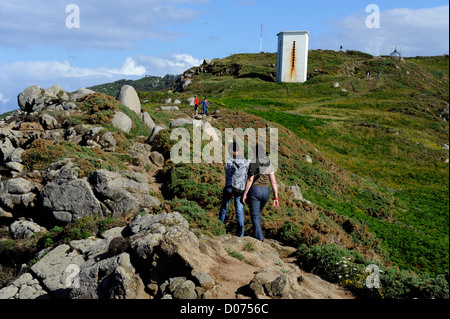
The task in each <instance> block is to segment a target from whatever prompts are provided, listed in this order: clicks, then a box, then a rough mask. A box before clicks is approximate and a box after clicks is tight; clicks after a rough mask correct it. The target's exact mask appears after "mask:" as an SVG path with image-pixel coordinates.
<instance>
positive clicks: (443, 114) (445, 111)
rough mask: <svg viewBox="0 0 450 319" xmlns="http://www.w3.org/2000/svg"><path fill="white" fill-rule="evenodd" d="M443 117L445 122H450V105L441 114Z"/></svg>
mask: <svg viewBox="0 0 450 319" xmlns="http://www.w3.org/2000/svg"><path fill="white" fill-rule="evenodd" d="M441 117H442V118H443V119H444V120H445V121H447V122H448V121H449V117H450V116H449V106H448V104H447V106H446V107H444V108H443V109H442V112H441Z"/></svg>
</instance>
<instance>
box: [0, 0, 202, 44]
mask: <svg viewBox="0 0 450 319" xmlns="http://www.w3.org/2000/svg"><path fill="white" fill-rule="evenodd" d="M207 2H209V0H134V1H121V0H108V1H106V0H96V1H87V0H77V1H76V2H74V3H76V5H77V6H78V7H79V12H80V28H78V29H68V28H67V27H66V18H67V17H68V16H69V15H70V14H71V12H66V6H67V5H68V4H69V3H70V2H67V1H66V0H52V1H51V2H49V1H47V0H21V1H3V0H1V5H0V34H1V35H2V36H1V37H0V45H1V46H3V47H14V48H17V47H27V46H30V45H34V44H39V45H54V44H57V45H62V46H64V47H66V48H70V49H76V50H79V49H84V48H86V47H92V48H101V49H111V48H119V49H128V48H133V47H134V42H136V41H139V40H143V39H160V40H170V39H173V38H174V37H177V36H179V35H181V34H183V31H180V30H177V28H176V27H177V26H181V25H183V24H184V23H187V22H190V21H193V20H194V19H195V18H197V17H199V16H200V14H201V13H200V12H199V11H197V10H195V9H193V8H192V7H191V6H192V5H199V4H204V3H207ZM168 26H170V28H168ZM174 27H175V28H174Z"/></svg>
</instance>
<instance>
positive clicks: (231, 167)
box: [219, 142, 248, 237]
mask: <svg viewBox="0 0 450 319" xmlns="http://www.w3.org/2000/svg"><path fill="white" fill-rule="evenodd" d="M228 150H229V154H230V155H232V156H230V157H229V158H227V159H226V160H225V188H224V189H223V195H222V204H221V207H220V212H219V219H220V221H221V222H222V223H224V222H225V218H226V216H227V211H228V206H229V205H230V203H231V200H232V199H233V198H234V206H235V208H236V221H237V229H236V232H237V234H236V235H237V236H238V237H243V236H244V204H243V203H242V194H243V192H244V189H245V185H246V181H247V173H248V161H247V160H246V159H245V157H243V156H242V155H239V146H238V144H237V143H236V142H232V143H231V144H230V145H229V147H228Z"/></svg>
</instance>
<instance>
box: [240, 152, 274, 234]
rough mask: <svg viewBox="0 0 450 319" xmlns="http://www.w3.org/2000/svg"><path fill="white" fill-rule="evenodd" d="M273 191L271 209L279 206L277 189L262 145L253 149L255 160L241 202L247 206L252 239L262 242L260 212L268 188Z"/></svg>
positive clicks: (268, 192) (268, 194) (268, 193)
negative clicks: (250, 221)
mask: <svg viewBox="0 0 450 319" xmlns="http://www.w3.org/2000/svg"><path fill="white" fill-rule="evenodd" d="M269 186H272V190H273V196H274V199H273V204H272V205H273V207H278V206H279V201H278V187H277V180H276V177H275V172H274V171H273V167H272V165H270V159H269V156H268V155H267V153H266V152H265V149H264V147H263V146H262V145H257V146H256V147H255V158H254V159H253V160H252V161H251V163H250V166H249V169H248V179H247V182H246V186H245V190H244V194H243V195H242V201H243V203H244V204H246V205H247V204H248V207H249V209H250V217H251V220H252V224H253V231H254V237H255V238H256V239H258V240H260V241H264V235H263V231H262V228H261V212H262V211H263V209H264V207H265V206H266V204H267V202H268V201H269V199H270V188H269Z"/></svg>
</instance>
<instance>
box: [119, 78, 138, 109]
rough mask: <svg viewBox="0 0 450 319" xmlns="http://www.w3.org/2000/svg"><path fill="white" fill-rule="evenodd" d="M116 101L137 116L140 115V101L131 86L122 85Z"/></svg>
mask: <svg viewBox="0 0 450 319" xmlns="http://www.w3.org/2000/svg"><path fill="white" fill-rule="evenodd" d="M117 101H119V102H120V103H121V104H123V105H125V106H126V107H128V108H129V109H130V110H132V111H134V112H135V113H136V114H137V115H141V101H140V100H139V96H138V95H137V93H136V90H135V89H134V87H132V86H131V85H124V86H122V88H121V89H120V92H119V94H118V95H117Z"/></svg>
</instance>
